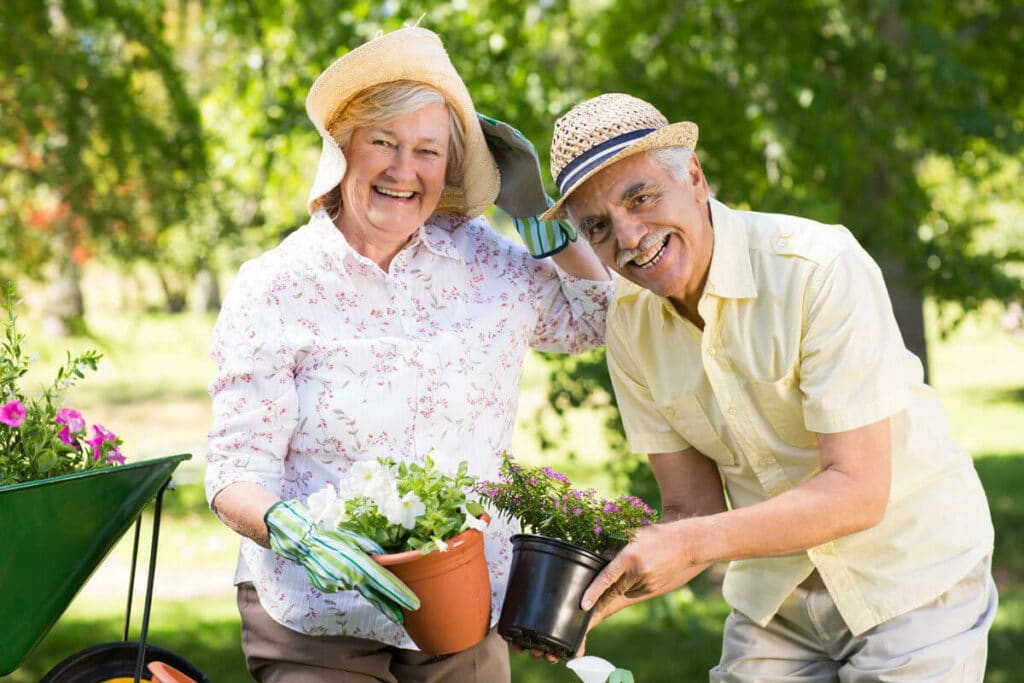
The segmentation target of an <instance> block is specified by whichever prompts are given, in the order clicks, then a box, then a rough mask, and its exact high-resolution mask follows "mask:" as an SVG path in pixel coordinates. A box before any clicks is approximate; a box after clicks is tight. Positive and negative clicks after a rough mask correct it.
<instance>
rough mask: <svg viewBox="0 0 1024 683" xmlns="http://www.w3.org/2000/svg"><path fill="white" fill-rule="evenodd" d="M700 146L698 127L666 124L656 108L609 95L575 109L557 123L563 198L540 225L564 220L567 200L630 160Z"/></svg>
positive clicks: (555, 146) (555, 156) (554, 162)
mask: <svg viewBox="0 0 1024 683" xmlns="http://www.w3.org/2000/svg"><path fill="white" fill-rule="evenodd" d="M696 145H697V124H695V123H691V122H689V121H682V122H680V123H672V124H670V123H669V122H668V119H666V118H665V116H664V115H663V114H662V113H661V112H660V111H658V110H657V109H656V108H655V107H654V105H652V104H650V103H649V102H645V101H644V100H641V99H639V98H636V97H633V96H632V95H625V94H622V93H607V94H605V95H598V96H597V97H594V98H592V99H589V100H586V101H585V102H581V103H579V104H577V105H576V106H575V107H573V108H572V109H570V110H569V111H568V112H566V113H565V114H563V115H562V116H561V117H560V118H559V119H558V120H557V121H555V134H554V135H553V136H552V138H551V177H552V178H554V179H555V184H556V185H558V191H559V192H560V193H561V195H562V196H561V197H560V198H559V200H558V201H557V202H555V203H554V204H553V205H552V206H551V208H549V209H548V210H547V211H545V212H544V213H543V214H541V216H540V219H541V220H545V221H549V220H554V219H564V218H566V217H567V216H566V213H565V200H566V199H567V198H568V197H569V195H570V194H572V192H573V190H575V189H576V188H578V187H579V186H580V185H582V184H583V183H584V182H586V180H587V179H588V178H590V177H591V176H593V175H594V174H595V173H597V172H598V171H600V170H601V169H603V168H606V167H607V166H610V165H611V164H614V163H615V162H616V161H619V160H620V159H623V158H625V157H627V156H630V155H631V154H637V153H638V152H646V151H648V150H652V149H661V148H663V147H688V148H690V149H694V148H695V147H696Z"/></svg>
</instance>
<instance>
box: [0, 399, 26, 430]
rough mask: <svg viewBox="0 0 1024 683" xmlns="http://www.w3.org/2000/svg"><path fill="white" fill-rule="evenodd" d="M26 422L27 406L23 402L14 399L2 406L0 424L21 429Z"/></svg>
mask: <svg viewBox="0 0 1024 683" xmlns="http://www.w3.org/2000/svg"><path fill="white" fill-rule="evenodd" d="M24 421H25V406H23V405H21V401H19V400H18V399H14V400H13V401H8V402H7V403H5V404H3V405H2V406H0V422H2V423H4V424H5V425H7V426H8V427H20V426H21V423H22V422H24Z"/></svg>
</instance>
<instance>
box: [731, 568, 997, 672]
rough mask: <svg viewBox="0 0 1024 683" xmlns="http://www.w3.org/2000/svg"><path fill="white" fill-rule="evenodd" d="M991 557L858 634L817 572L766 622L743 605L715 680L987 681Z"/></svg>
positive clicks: (993, 600) (992, 609)
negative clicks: (934, 593)
mask: <svg viewBox="0 0 1024 683" xmlns="http://www.w3.org/2000/svg"><path fill="white" fill-rule="evenodd" d="M991 565H992V558H991V557H987V558H985V559H984V560H982V562H981V563H979V564H978V565H977V566H976V567H975V568H974V569H973V570H971V572H970V573H969V574H968V575H967V576H965V577H964V578H963V579H961V580H960V582H959V583H957V584H956V585H955V586H953V587H952V588H950V589H949V590H948V591H946V592H945V593H943V594H942V595H940V596H939V597H938V598H937V599H936V600H934V601H933V602H930V603H928V604H927V605H924V606H922V607H919V608H918V609H916V610H913V611H911V612H908V613H906V614H902V615H900V616H898V617H894V618H893V619H890V620H889V621H886V622H885V623H882V624H879V625H878V626H876V627H875V628H873V629H871V630H869V631H867V632H865V633H862V634H860V635H858V636H854V635H853V634H851V633H850V630H849V629H848V628H846V624H845V623H844V622H843V619H842V617H841V616H840V615H839V611H838V610H837V609H836V606H835V603H834V602H833V601H832V598H831V596H830V595H829V593H828V591H827V590H826V589H825V586H824V584H823V583H822V582H821V579H820V577H819V576H818V573H817V572H814V573H813V574H811V577H810V579H808V580H807V581H804V583H803V584H801V585H800V586H799V587H798V588H797V589H796V590H795V591H793V593H792V595H790V596H789V597H788V598H786V601H785V602H784V603H783V605H782V607H781V608H780V609H779V612H778V614H776V615H775V617H774V618H773V619H772V621H771V622H769V624H768V626H767V627H764V628H762V627H760V626H758V625H757V624H755V623H754V622H752V621H751V620H750V619H748V618H747V617H745V616H743V615H742V614H740V613H739V612H737V611H736V610H733V612H732V614H730V615H729V618H728V619H727V620H726V623H725V635H724V637H723V643H722V660H721V662H719V664H718V666H716V667H715V668H714V669H712V670H711V681H712V682H713V683H754V682H755V681H756V683H784V682H795V681H800V682H801V683H805V682H807V681H815V682H820V683H826V682H828V683H833V682H835V681H841V682H842V683H868V682H869V681H870V682H876V681H901V682H902V681H905V682H907V683H909V682H911V681H912V682H913V683H939V682H940V681H941V682H942V683H954V682H956V683H981V681H982V679H983V677H984V675H985V660H986V658H987V655H988V631H989V628H990V627H991V626H992V621H993V619H995V614H996V607H997V606H998V602H999V598H998V595H997V593H996V586H995V583H994V582H993V580H992V571H991Z"/></svg>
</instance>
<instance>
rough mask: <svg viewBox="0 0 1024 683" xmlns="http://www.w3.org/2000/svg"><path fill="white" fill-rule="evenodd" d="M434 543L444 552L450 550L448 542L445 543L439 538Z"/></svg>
mask: <svg viewBox="0 0 1024 683" xmlns="http://www.w3.org/2000/svg"><path fill="white" fill-rule="evenodd" d="M434 544H435V545H436V546H437V549H438V550H440V551H441V552H442V553H446V552H448V544H447V543H445V542H444V541H442V540H438V541H435V543H434Z"/></svg>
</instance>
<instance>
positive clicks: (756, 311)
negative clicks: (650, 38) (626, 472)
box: [542, 94, 998, 683]
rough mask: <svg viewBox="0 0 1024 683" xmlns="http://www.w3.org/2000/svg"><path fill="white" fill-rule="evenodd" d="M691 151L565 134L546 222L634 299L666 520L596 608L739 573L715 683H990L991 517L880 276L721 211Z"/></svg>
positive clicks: (803, 239) (790, 227) (636, 355)
mask: <svg viewBox="0 0 1024 683" xmlns="http://www.w3.org/2000/svg"><path fill="white" fill-rule="evenodd" d="M696 141H697V126H696V125H694V124H693V123H689V122H682V123H676V124H671V125H670V124H669V123H668V121H667V120H666V119H665V117H664V116H662V114H661V113H660V112H658V110H657V109H655V108H654V107H653V106H651V105H650V104H648V103H647V102H644V101H642V100H639V99H636V98H634V97H630V96H628V95H622V94H608V95H602V96H600V97H596V98H594V99H591V100H588V101H586V102H584V103H582V104H580V105H578V106H576V107H575V108H573V109H572V110H571V111H569V112H568V113H567V114H565V115H564V116H563V117H562V118H560V119H559V120H558V122H557V123H556V125H555V133H554V138H553V141H552V149H551V167H552V168H551V172H552V176H553V177H555V178H556V181H557V184H558V188H559V191H560V192H561V199H560V200H559V201H558V202H557V203H556V204H555V205H554V206H552V207H551V208H550V210H549V211H548V212H547V213H546V214H544V215H543V216H542V218H543V219H545V220H546V219H551V218H555V217H565V216H568V218H569V219H570V220H571V221H572V223H573V224H574V225H575V227H576V229H577V231H578V232H579V234H581V235H584V236H585V238H586V239H587V240H588V241H589V242H590V244H591V246H592V247H593V248H594V250H595V251H596V253H597V254H598V255H599V257H600V258H601V260H602V261H603V262H604V263H605V264H606V265H607V266H609V267H610V268H612V269H613V270H615V271H616V272H617V273H618V274H619V275H620V276H621V278H620V279H619V281H618V284H617V289H616V294H615V299H614V302H613V304H612V307H611V310H610V311H609V315H608V329H607V335H606V336H607V345H608V367H609V371H610V374H611V377H612V381H613V385H614V388H615V395H616V398H617V400H618V404H619V409H620V411H621V413H622V420H623V424H624V425H625V429H626V435H627V437H628V440H629V444H630V447H631V448H632V449H633V450H635V451H636V452H639V453H647V454H648V455H649V458H650V462H651V467H652V469H653V471H654V474H655V476H656V478H657V481H658V486H659V488H660V490H661V494H662V497H663V499H664V516H665V519H664V523H662V524H659V525H656V526H653V527H649V528H645V529H642V530H641V531H640V532H639V533H638V534H637V535H636V538H635V539H634V541H633V542H632V543H631V544H629V545H628V546H627V547H626V548H625V549H624V550H623V551H622V552H621V553H620V554H619V555H618V556H617V557H616V558H615V559H614V560H613V561H612V562H611V563H610V564H609V565H608V566H607V568H606V569H605V570H604V571H603V572H602V573H601V574H600V575H599V576H598V577H597V578H596V579H595V580H594V582H593V583H592V584H591V586H590V588H589V589H588V590H587V592H586V593H585V595H584V597H583V600H582V606H583V608H584V609H587V608H589V607H590V606H592V605H596V609H595V613H594V622H595V623H596V622H597V621H600V620H601V619H602V618H604V617H607V616H608V615H609V614H611V613H613V612H615V611H617V610H619V609H622V608H623V607H624V606H626V605H628V604H631V603H634V602H638V601H640V600H643V599H646V598H650V597H653V596H656V595H659V594H662V593H665V592H667V591H671V590H673V589H675V588H678V587H679V586H681V585H683V584H685V583H686V582H687V581H689V580H690V579H691V578H693V577H694V576H695V575H697V574H698V573H699V572H701V571H702V570H703V569H705V568H706V567H707V566H709V565H710V564H711V563H714V562H720V561H729V562H730V565H729V569H728V572H727V573H726V577H725V583H724V586H723V592H724V595H725V598H726V600H727V601H728V602H729V604H730V605H731V606H732V608H733V610H732V613H731V614H730V616H729V618H728V620H727V622H726V625H725V635H724V642H723V648H722V657H721V661H720V663H719V664H718V666H717V667H715V669H713V671H712V672H711V679H712V680H713V681H758V682H764V681H837V680H842V681H879V680H886V681H915V682H916V683H920V682H921V681H980V680H981V679H982V675H983V672H984V667H985V658H986V649H987V633H988V630H989V627H990V625H991V623H992V620H993V617H994V615H995V611H996V606H997V602H998V599H997V594H996V589H995V585H994V583H993V581H992V578H991V554H992V541H993V531H992V523H991V517H990V514H989V511H988V506H987V503H986V499H985V495H984V492H983V490H982V487H981V484H980V482H979V480H978V477H977V474H976V472H975V470H974V467H973V465H972V462H971V459H970V457H969V456H968V455H967V454H965V453H964V452H963V451H961V450H960V449H958V448H957V447H956V445H955V444H954V443H953V442H952V440H951V439H950V435H949V429H948V425H947V420H946V417H945V414H944V411H943V408H942V405H941V404H940V402H939V399H938V397H937V396H936V394H935V392H934V391H933V390H932V389H931V388H930V387H928V386H927V385H926V384H924V382H923V372H922V368H921V363H920V361H919V360H918V359H917V358H916V357H915V356H913V355H912V354H911V353H910V352H909V351H907V349H906V348H905V346H904V344H903V340H902V338H901V336H900V332H899V329H898V328H897V325H896V320H895V319H894V317H893V312H892V307H891V304H890V301H889V296H888V294H887V292H886V288H885V284H884V282H883V279H882V273H881V272H880V271H879V268H878V266H877V265H876V264H875V262H874V261H873V260H872V259H871V257H870V256H869V255H868V254H867V253H866V252H865V251H864V249H863V248H862V247H861V246H860V245H859V244H858V243H857V241H856V240H855V239H854V238H853V236H852V235H851V234H850V233H849V231H847V230H846V229H845V228H843V227H842V226H838V225H823V224H820V223H816V222H814V221H810V220H806V219H803V218H796V217H793V216H784V215H775V214H764V213H754V212H750V211H737V210H734V209H730V208H728V207H727V206H725V205H723V204H721V203H719V202H718V201H716V200H714V199H713V198H712V197H711V194H710V192H709V189H708V182H707V180H706V179H705V177H704V174H703V172H702V170H701V166H700V162H699V160H698V158H697V156H696V155H695V153H694V151H693V150H694V147H695V144H696Z"/></svg>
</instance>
